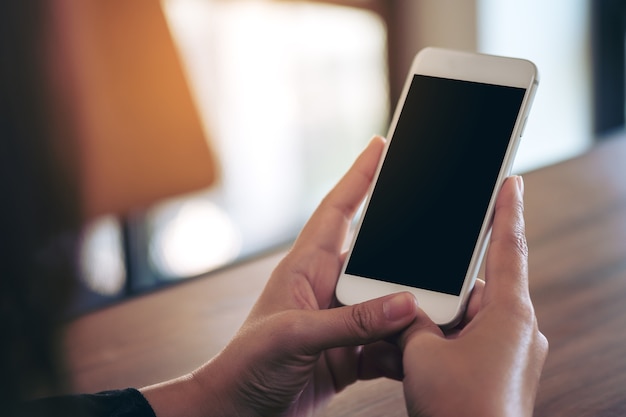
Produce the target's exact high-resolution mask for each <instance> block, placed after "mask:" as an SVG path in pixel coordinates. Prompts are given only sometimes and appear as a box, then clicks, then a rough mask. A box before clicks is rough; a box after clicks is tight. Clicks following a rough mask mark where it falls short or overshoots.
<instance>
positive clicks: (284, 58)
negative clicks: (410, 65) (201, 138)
mask: <svg viewBox="0 0 626 417" xmlns="http://www.w3.org/2000/svg"><path fill="white" fill-rule="evenodd" d="M163 4H164V6H165V10H166V16H167V18H168V22H169V24H170V27H171V29H172V33H173V35H174V38H175V40H176V42H177V44H178V46H179V50H180V53H181V57H182V60H183V62H184V64H185V66H186V69H187V73H188V76H189V81H190V85H191V86H192V89H193V92H194V95H195V97H196V100H197V103H198V105H199V109H200V112H201V116H202V118H203V121H204V123H205V126H206V130H207V132H208V133H209V135H210V136H211V142H212V145H213V147H214V148H215V149H216V150H217V153H218V157H219V159H220V168H221V184H220V185H219V186H218V187H215V188H213V189H211V190H209V191H207V192H206V193H205V194H204V195H203V197H202V198H204V199H206V200H207V201H211V207H212V208H210V209H209V208H207V207H208V206H206V205H205V206H203V207H205V208H207V209H206V210H205V211H204V213H205V214H204V215H205V216H207V218H206V219H205V221H204V222H205V223H203V221H202V220H200V219H199V217H198V216H201V213H202V211H199V210H200V209H198V210H194V211H193V213H194V216H196V220H195V222H199V223H197V224H206V225H208V224H212V226H211V227H215V230H226V229H228V234H229V236H236V237H235V238H234V239H235V241H236V243H233V244H232V245H233V247H236V248H237V253H235V252H233V251H232V250H230V249H228V250H226V252H225V253H227V255H228V257H230V259H227V258H221V260H220V261H219V262H220V263H224V262H227V261H232V260H234V259H237V258H240V257H245V256H248V255H251V254H254V253H258V252H259V251H263V250H267V249H268V248H271V247H272V246H275V245H277V244H283V243H285V242H287V241H289V240H291V239H293V238H294V237H295V235H296V234H297V232H298V231H299V229H300V228H301V226H302V224H303V222H304V221H305V220H306V219H307V218H308V217H309V215H310V214H311V212H312V211H313V209H314V208H315V206H317V204H318V203H319V202H320V200H321V198H322V197H323V195H324V194H325V193H326V192H327V191H328V190H329V189H330V188H331V187H332V186H333V185H334V183H335V182H336V181H338V180H339V178H340V177H341V175H342V174H343V173H344V172H345V170H347V168H348V167H349V166H350V164H351V163H352V161H353V160H354V158H355V157H356V155H357V154H358V153H359V152H360V150H361V149H362V148H363V147H364V146H365V144H366V143H367V142H368V140H369V139H370V138H371V136H372V135H373V134H376V133H382V134H384V133H385V130H386V125H387V119H388V114H389V105H388V96H387V67H386V57H387V54H386V32H385V28H384V24H383V22H382V20H381V19H380V18H379V17H378V16H377V15H375V14H374V13H371V12H368V11H363V10H360V9H357V8H350V7H339V6H333V5H324V4H315V3H307V2H271V1H211V0H163ZM194 198H197V197H195V196H194ZM199 207H200V206H199ZM155 210H158V208H156V209H155ZM216 210H217V211H216ZM216 213H219V215H216ZM185 215H186V214H185V211H184V210H181V211H180V212H179V213H178V214H177V215H176V216H171V217H170V218H169V220H163V221H161V222H154V221H151V224H150V228H151V229H152V231H153V232H152V236H153V237H155V238H156V237H157V236H158V237H159V239H164V238H165V237H166V236H175V237H176V238H175V239H174V238H167V239H168V240H169V242H168V243H163V244H162V245H161V246H160V247H161V249H160V250H159V256H160V257H161V258H162V259H169V255H168V254H167V253H165V252H163V250H166V249H165V248H169V249H167V252H171V253H178V254H186V255H185V257H188V256H191V254H193V253H196V254H197V256H198V257H207V253H206V251H207V250H213V249H214V248H216V247H218V246H219V245H224V244H225V240H224V238H223V236H222V235H221V234H220V233H210V232H209V231H208V230H202V231H200V230H198V229H197V228H196V233H201V234H202V235H203V238H202V239H204V240H203V241H202V242H200V241H197V240H195V239H194V238H188V239H187V238H185V239H183V238H182V236H183V234H181V233H178V232H174V231H172V230H171V228H172V227H173V226H172V225H173V224H174V223H175V224H177V225H181V224H185V222H184V221H183V218H182V217H183V216H185ZM209 216H212V219H213V220H209V219H208V217H209ZM219 219H222V220H219ZM216 221H222V222H223V223H224V224H228V226H224V227H222V228H220V226H218V225H216V224H215V223H214V222H216ZM172 222H174V223H172ZM181 227H182V226H181ZM164 229H167V230H169V231H168V232H167V233H164V232H163V230H164ZM210 239H215V241H214V242H209V241H208V240H210ZM198 245H201V246H203V247H204V250H199V249H198V248H197V246H198ZM228 245H231V244H230V243H228ZM174 246H176V247H174ZM212 248H213V249H212ZM181 259H182V258H181ZM187 262H189V265H190V269H189V270H193V271H196V272H197V271H198V270H200V269H203V268H199V267H198V265H202V262H201V261H196V260H191V259H189V258H187ZM157 264H158V262H157ZM193 265H195V266H193ZM205 265H206V263H205ZM207 267H208V265H207ZM180 268H181V269H180V271H185V270H186V269H185V267H180ZM162 272H163V271H162ZM166 273H167V274H170V273H171V271H166ZM180 274H181V275H185V274H186V273H185V272H180Z"/></svg>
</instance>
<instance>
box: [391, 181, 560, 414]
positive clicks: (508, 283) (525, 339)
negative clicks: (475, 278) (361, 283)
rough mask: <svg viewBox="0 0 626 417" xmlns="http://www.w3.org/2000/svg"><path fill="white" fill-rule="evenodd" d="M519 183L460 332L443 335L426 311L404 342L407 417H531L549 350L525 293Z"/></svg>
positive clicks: (498, 220)
mask: <svg viewBox="0 0 626 417" xmlns="http://www.w3.org/2000/svg"><path fill="white" fill-rule="evenodd" d="M522 195H523V182H522V179H521V177H511V178H509V179H508V180H507V181H505V183H504V185H503V187H502V190H501V191H500V194H499V196H498V200H497V203H496V212H495V217H494V223H493V231H492V235H491V241H490V246H489V251H488V254H487V261H486V262H487V264H486V271H485V272H486V284H485V286H484V288H482V287H481V286H477V287H476V289H475V291H474V292H473V294H472V299H471V301H470V308H469V309H468V316H469V317H466V322H465V323H464V325H463V327H462V328H458V329H456V330H455V331H453V332H450V333H443V332H442V331H441V330H440V329H439V327H438V326H437V325H435V324H434V323H433V322H432V321H431V320H430V319H429V318H428V317H427V316H426V315H425V313H424V312H423V311H421V310H420V311H419V313H418V318H417V319H416V320H415V321H414V323H413V324H412V325H411V327H409V329H407V330H406V331H405V332H404V333H403V334H402V336H401V338H400V345H401V347H402V350H403V364H404V373H405V377H404V383H403V384H404V392H405V398H406V402H407V408H408V411H409V415H410V416H420V417H423V416H433V417H434V416H437V417H441V416H454V417H459V416H483V417H485V416H500V417H502V416H531V415H532V413H533V408H534V400H535V396H536V392H537V388H538V384H539V378H540V375H541V370H542V368H543V364H544V362H545V359H546V356H547V352H548V342H547V339H546V338H545V336H544V335H543V334H542V333H541V332H540V331H539V329H538V327H537V319H536V317H535V313H534V309H533V305H532V302H531V300H530V295H529V292H528V271H527V247H526V239H525V235H524V219H523V202H522Z"/></svg>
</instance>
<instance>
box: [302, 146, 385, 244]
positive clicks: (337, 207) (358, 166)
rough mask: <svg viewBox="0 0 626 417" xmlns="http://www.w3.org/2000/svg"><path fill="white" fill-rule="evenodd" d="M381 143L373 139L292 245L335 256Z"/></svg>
mask: <svg viewBox="0 0 626 417" xmlns="http://www.w3.org/2000/svg"><path fill="white" fill-rule="evenodd" d="M384 145H385V142H384V139H382V138H381V137H374V138H373V139H372V140H371V141H370V143H369V145H368V146H367V147H366V148H365V150H364V151H363V152H362V153H361V155H359V157H358V158H357V159H356V161H355V162H354V164H353V165H352V167H351V168H350V170H348V172H347V173H346V174H345V175H344V176H343V178H341V180H340V181H339V182H338V183H337V185H336V186H335V187H334V188H333V189H332V190H331V191H330V192H329V193H328V195H327V196H326V197H325V198H324V199H323V200H322V202H321V203H320V205H319V207H318V208H317V210H315V212H314V213H313V215H312V216H311V218H310V219H309V221H308V222H307V224H306V225H305V227H304V229H303V230H302V232H301V233H300V236H299V238H298V239H297V241H296V245H298V244H299V243H302V242H306V243H307V244H311V243H312V244H314V245H315V246H317V247H320V248H322V249H324V250H326V251H329V252H332V253H339V251H340V250H341V246H342V244H343V239H344V235H345V232H346V230H347V228H348V225H349V224H350V222H351V220H352V217H354V214H355V212H356V210H357V208H358V207H359V205H360V203H361V201H363V198H364V197H365V194H366V193H367V190H368V188H369V186H370V184H371V182H372V179H373V178H374V174H375V172H376V167H377V166H378V161H379V160H380V156H381V154H382V151H383V148H384Z"/></svg>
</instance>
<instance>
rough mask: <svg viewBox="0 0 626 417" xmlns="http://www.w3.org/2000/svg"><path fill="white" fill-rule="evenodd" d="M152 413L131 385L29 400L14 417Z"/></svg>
mask: <svg viewBox="0 0 626 417" xmlns="http://www.w3.org/2000/svg"><path fill="white" fill-rule="evenodd" d="M61 416H76V417H156V416H155V414H154V411H153V410H152V407H150V404H149V403H148V401H147V400H146V399H145V398H144V396H143V395H142V394H141V393H140V392H139V391H137V390H136V389H134V388H127V389H124V390H116V391H103V392H99V393H97V394H81V395H68V396H60V397H50V398H43V399H40V400H35V401H29V402H27V403H25V404H23V405H22V406H21V407H20V410H19V411H18V413H17V415H16V417H61Z"/></svg>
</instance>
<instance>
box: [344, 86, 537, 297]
mask: <svg viewBox="0 0 626 417" xmlns="http://www.w3.org/2000/svg"><path fill="white" fill-rule="evenodd" d="M524 93H525V90H524V89H521V88H514V87H504V86H498V85H491V84H482V83H475V82H468V81H459V80H450V79H445V78H437V77H429V76H423V75H415V76H414V78H413V80H412V83H411V86H410V89H409V92H408V94H407V98H406V102H405V104H404V107H403V109H402V112H401V114H400V117H399V119H398V122H397V125H396V128H395V131H394V132H393V137H392V139H391V142H390V144H389V149H388V152H387V156H386V158H385V161H384V162H383V166H382V168H381V172H380V175H379V178H378V181H377V183H376V186H375V188H374V190H373V192H372V196H371V199H370V202H369V205H368V207H367V211H366V213H365V217H364V219H363V222H362V225H361V228H360V230H359V233H358V236H357V239H356V242H355V244H354V248H353V251H352V254H351V256H350V259H349V261H348V265H347V267H346V272H347V273H348V274H350V275H357V276H363V277H368V278H374V279H378V280H382V281H388V282H394V283H398V284H403V285H408V286H411V287H417V288H423V289H428V290H432V291H437V292H443V293H447V294H453V295H458V294H459V293H460V291H461V286H462V284H463V279H464V277H465V274H466V273H467V269H468V267H469V262H470V259H471V256H472V252H473V250H474V246H475V244H476V240H477V239H478V235H479V233H480V228H481V226H482V221H483V218H484V216H485V213H486V211H487V207H488V205H489V200H490V197H491V194H492V192H493V189H494V187H495V183H496V180H497V177H498V172H499V170H500V166H501V164H502V161H503V158H504V155H505V153H506V149H507V146H508V143H509V139H510V136H511V134H512V131H513V127H514V125H515V120H516V118H517V114H518V111H519V109H520V106H521V104H522V99H523V97H524Z"/></svg>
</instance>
